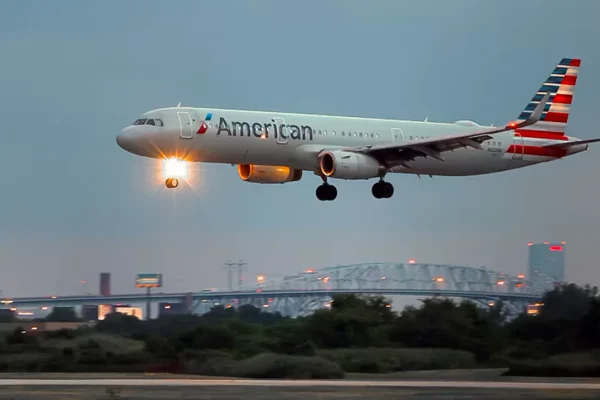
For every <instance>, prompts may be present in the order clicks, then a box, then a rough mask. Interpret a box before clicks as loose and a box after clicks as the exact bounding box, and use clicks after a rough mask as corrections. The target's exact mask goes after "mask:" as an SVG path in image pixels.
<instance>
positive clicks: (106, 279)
mask: <svg viewBox="0 0 600 400" xmlns="http://www.w3.org/2000/svg"><path fill="white" fill-rule="evenodd" d="M100 296H110V272H102V273H101V274H100Z"/></svg>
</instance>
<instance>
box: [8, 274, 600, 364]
mask: <svg viewBox="0 0 600 400" xmlns="http://www.w3.org/2000/svg"><path fill="white" fill-rule="evenodd" d="M541 303H542V304H543V306H541V307H540V310H539V314H537V315H535V316H532V315H529V314H527V313H526V312H525V311H523V313H521V314H519V315H518V316H516V317H515V318H511V319H507V318H506V317H507V310H506V308H505V305H504V304H503V303H502V302H496V303H495V304H493V305H492V306H481V305H478V304H476V303H473V302H470V301H454V300H451V299H445V298H428V299H424V300H422V301H421V302H420V304H418V305H416V306H407V307H405V308H404V309H402V310H400V311H398V312H397V311H395V310H394V309H393V307H391V306H390V302H389V301H388V300H387V299H385V298H383V297H363V296H356V295H337V296H334V297H333V301H332V303H331V307H329V308H327V309H322V310H318V311H315V312H314V313H312V314H311V315H308V316H305V317H298V318H290V317H284V316H282V315H280V314H277V313H269V312H264V311H263V310H261V309H259V308H256V307H254V306H251V305H243V306H240V307H238V308H237V309H236V308H226V307H223V306H216V307H213V308H212V309H211V310H210V311H209V312H208V313H206V314H203V315H192V314H189V315H172V316H162V317H160V318H158V319H154V320H147V321H142V320H139V319H137V318H135V317H132V316H127V315H123V314H118V313H114V314H109V315H107V316H106V318H105V319H104V320H102V321H99V322H98V323H97V324H96V325H95V326H94V327H92V328H81V329H79V330H77V331H73V332H70V331H61V332H54V333H46V334H44V335H46V338H50V337H51V338H56V337H57V336H58V337H64V338H66V339H73V338H74V337H76V336H78V335H79V336H81V335H95V334H96V335H97V334H101V335H108V336H112V337H120V338H122V339H123V340H132V341H135V342H136V343H141V344H142V346H141V348H140V352H142V353H143V354H144V357H146V358H144V360H146V361H144V362H150V361H151V362H152V363H155V364H156V363H158V362H162V363H171V364H181V363H183V362H188V364H187V365H190V364H189V362H190V360H192V361H193V364H194V365H196V366H197V368H200V370H201V371H202V373H207V371H206V365H212V364H211V363H210V362H209V361H208V360H209V359H210V358H211V357H213V358H214V357H217V358H220V359H222V360H225V359H226V360H227V363H233V362H241V361H243V360H247V359H249V358H252V357H257V356H261V355H264V354H270V355H281V356H286V357H290V356H296V357H320V358H321V361H322V362H325V361H323V360H322V359H323V358H325V359H326V360H327V361H331V362H335V363H337V364H336V365H340V366H341V367H340V368H341V370H343V371H346V372H347V371H352V372H357V371H358V372H388V371H393V370H402V369H408V368H412V369H415V368H417V367H418V368H429V369H431V368H435V367H436V366H437V367H439V368H456V367H474V366H512V365H514V366H515V367H514V368H515V370H518V369H519V368H521V369H520V370H521V371H523V365H525V364H524V363H526V364H527V365H532V363H534V364H535V363H542V362H548V360H552V357H555V356H561V355H565V354H581V353H584V354H586V357H589V355H590V354H591V355H595V354H596V353H595V351H591V350H594V349H597V348H600V346H598V345H597V343H596V342H597V338H598V337H599V334H600V298H599V297H598V292H597V288H591V287H589V286H584V287H582V286H578V285H574V284H567V285H562V286H559V287H556V288H554V289H553V290H551V291H548V292H546V293H545V294H544V296H543V299H542V301H541ZM59 317H60V316H57V315H54V316H53V315H52V314H50V315H49V319H52V320H56V319H57V318H59ZM63 317H64V318H66V316H63ZM71 317H72V316H70V317H69V318H71ZM59 319H60V318H59ZM21 335H22V333H21V332H17V331H15V332H14V333H13V335H12V336H10V337H9V338H8V339H7V343H9V344H10V343H17V342H19V340H20V341H23V340H24V339H23V338H22V336H21ZM35 340H39V339H35ZM15 341H16V342H15ZM19 343H20V342H19ZM86 343H87V342H86ZM21 344H22V343H21ZM30 344H31V343H30ZM86 346H88V347H89V343H87V344H86ZM0 347H1V344H0ZM100 347H102V346H100ZM92 348H94V346H92ZM365 349H371V350H369V351H365ZM377 349H381V350H380V351H379V350H377ZM73 351H74V352H75V353H73V354H78V353H77V352H78V350H77V348H76V349H75V350H73ZM99 351H100V350H99ZM103 351H104V350H103ZM377 351H379V353H377ZM418 352H422V354H427V357H428V358H427V360H425V357H424V356H419V355H418V354H417V353H418ZM0 353H1V350H0ZM69 354H71V353H69ZM102 354H104V357H105V358H106V357H108V356H107V354H110V349H109V350H106V351H104V353H102ZM374 354H379V356H377V357H373V355H374ZM413 356H414V359H415V365H414V366H412V367H411V366H410V365H408V362H407V361H406V360H407V359H408V358H410V357H413ZM207 357H208V358H207ZM390 357H392V358H393V359H391V358H390ZM394 357H395V358H394ZM407 357H408V358H407ZM142 358H143V357H142ZM442 358H443V360H442ZM149 360H150V361H149ZM199 360H203V361H202V362H200V361H199ZM286 360H288V361H289V360H290V359H289V358H286ZM386 360H387V361H386ZM138 361H139V362H142V361H140V360H138ZM107 362H108V361H107ZM224 362H225V361H224ZM289 362H290V363H292V364H293V362H292V361H289ZM570 362H571V364H572V363H573V362H572V361H570ZM590 362H592V363H594V362H595V363H596V364H597V365H598V366H599V367H598V373H599V374H600V357H598V359H597V360H596V359H593V360H592V361H590V360H589V359H587V361H586V363H587V364H590ZM519 363H520V364H519ZM306 364H307V365H309V364H316V363H315V362H306ZM596 364H594V365H596ZM223 365H225V364H223ZM227 365H230V364H227ZM535 365H538V364H535ZM198 366H199V367H198ZM211 368H213V367H211ZM214 368H216V367H214ZM214 368H213V370H211V371H213V372H214V371H222V370H225V369H226V368H221V369H219V368H217V369H216V370H215V369H214ZM228 368H229V367H228ZM231 368H233V367H231ZM231 368H229V369H231ZM248 368H249V369H252V368H250V367H248ZM594 368H595V367H594ZM234 369H235V368H234ZM594 371H595V370H594ZM209 372H210V371H209ZM215 373H216V372H215ZM554 373H558V372H554ZM560 373H564V372H560ZM560 373H559V374H560ZM572 374H574V373H572ZM588 374H589V372H588Z"/></svg>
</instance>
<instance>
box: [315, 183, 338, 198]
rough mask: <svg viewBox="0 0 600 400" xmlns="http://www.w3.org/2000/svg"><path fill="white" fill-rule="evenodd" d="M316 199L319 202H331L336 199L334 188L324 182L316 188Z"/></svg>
mask: <svg viewBox="0 0 600 400" xmlns="http://www.w3.org/2000/svg"><path fill="white" fill-rule="evenodd" d="M316 195H317V199H319V200H321V201H332V200H335V198H336V197H337V189H336V187H335V186H333V185H330V184H329V183H327V182H325V183H323V184H322V185H321V186H319V187H317V192H316Z"/></svg>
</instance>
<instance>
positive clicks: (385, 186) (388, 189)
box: [316, 179, 394, 201]
mask: <svg viewBox="0 0 600 400" xmlns="http://www.w3.org/2000/svg"><path fill="white" fill-rule="evenodd" d="M371 193H372V194H373V197H375V198H376V199H389V198H390V197H392V196H393V195H394V186H393V185H392V184H391V183H389V182H386V181H384V180H383V179H382V180H380V181H379V182H377V183H376V184H374V185H373V187H372V188H371ZM316 195H317V199H319V200H321V201H332V200H335V198H336V197H337V189H336V187H335V186H333V185H330V184H329V183H327V181H326V180H325V179H324V180H323V184H322V185H320V186H319V187H317V191H316Z"/></svg>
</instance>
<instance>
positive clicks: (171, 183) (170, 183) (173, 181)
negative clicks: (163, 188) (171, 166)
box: [165, 178, 179, 189]
mask: <svg viewBox="0 0 600 400" xmlns="http://www.w3.org/2000/svg"><path fill="white" fill-rule="evenodd" d="M165 185H167V187H168V188H169V189H175V188H176V187H177V186H179V179H177V178H167V180H166V181H165Z"/></svg>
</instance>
